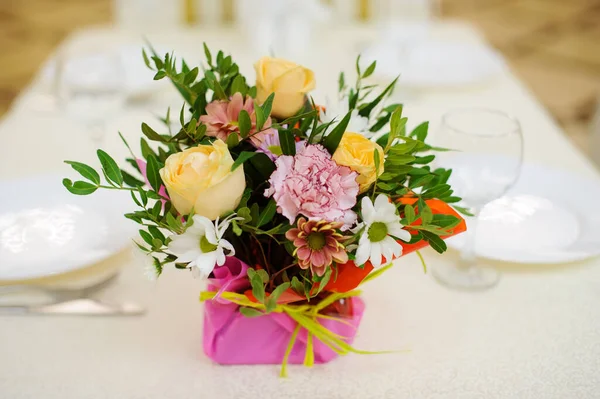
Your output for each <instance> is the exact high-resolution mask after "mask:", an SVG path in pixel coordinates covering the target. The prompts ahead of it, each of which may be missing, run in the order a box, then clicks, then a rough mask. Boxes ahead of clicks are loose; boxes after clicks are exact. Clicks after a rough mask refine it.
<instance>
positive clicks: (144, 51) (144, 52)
mask: <svg viewBox="0 0 600 399" xmlns="http://www.w3.org/2000/svg"><path fill="white" fill-rule="evenodd" d="M142 57H143V58H144V64H146V66H147V67H148V69H152V67H151V66H150V59H149V58H148V54H146V50H144V49H142Z"/></svg>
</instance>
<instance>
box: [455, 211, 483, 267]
mask: <svg viewBox="0 0 600 399" xmlns="http://www.w3.org/2000/svg"><path fill="white" fill-rule="evenodd" d="M480 212H481V208H480V207H477V208H473V209H472V213H473V218H472V219H471V220H470V223H469V228H468V230H467V233H466V241H465V246H464V247H463V248H462V251H461V253H460V263H459V265H460V268H461V269H463V270H472V269H473V268H475V266H476V260H477V255H476V252H475V243H476V240H477V226H478V225H479V213H480Z"/></svg>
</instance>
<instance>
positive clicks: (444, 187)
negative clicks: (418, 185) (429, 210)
mask: <svg viewBox="0 0 600 399" xmlns="http://www.w3.org/2000/svg"><path fill="white" fill-rule="evenodd" d="M448 190H450V185H449V184H440V185H437V186H435V187H433V188H430V189H429V190H427V191H425V192H424V193H423V194H422V196H423V197H426V198H436V197H438V196H440V195H441V194H444V193H446V192H447V191H448Z"/></svg>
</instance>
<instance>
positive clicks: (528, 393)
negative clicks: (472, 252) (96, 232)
mask: <svg viewBox="0 0 600 399" xmlns="http://www.w3.org/2000/svg"><path fill="white" fill-rule="evenodd" d="M319 29H321V31H319V33H318V34H317V35H314V43H312V44H311V48H310V50H309V51H308V52H307V54H305V55H304V56H303V59H302V62H303V64H304V65H306V66H307V67H309V68H311V69H313V70H314V72H315V75H316V79H317V89H316V90H315V91H314V92H313V93H312V94H313V96H314V98H315V101H316V102H317V103H323V102H324V101H325V100H326V98H335V96H336V95H337V84H338V74H339V72H340V71H341V70H345V71H346V74H347V77H346V80H347V81H349V82H352V81H353V76H354V75H355V71H354V70H355V59H356V56H357V55H358V54H359V53H360V52H361V51H362V50H364V49H365V48H366V47H367V46H369V44H370V43H373V42H375V41H377V40H381V35H380V33H381V31H380V30H379V29H378V28H377V27H376V26H372V25H352V26H347V27H336V28H319ZM148 30H149V31H151V32H150V33H148V32H146V33H145V35H141V34H140V33H139V32H135V31H128V30H125V29H120V28H116V27H113V26H95V27H87V28H85V29H82V30H79V31H76V32H74V33H73V34H71V35H70V36H69V37H68V38H67V39H66V40H65V42H64V43H62V44H61V45H60V46H59V48H58V49H57V53H56V54H58V53H59V51H60V48H63V47H64V46H69V47H70V48H85V49H89V48H94V46H106V45H117V46H118V45H124V44H127V45H135V46H138V45H139V48H140V58H141V47H142V46H144V45H145V43H152V44H153V45H154V46H155V47H156V48H166V49H168V50H169V51H170V50H173V51H174V54H175V56H176V57H179V58H181V57H183V58H185V59H186V62H187V63H188V64H189V65H197V64H198V63H200V62H201V61H202V59H203V57H204V51H203V42H205V43H207V45H208V46H209V47H210V48H211V49H213V51H216V50H217V49H222V50H223V51H224V52H225V53H229V54H231V55H232V56H233V58H234V60H235V61H236V62H237V63H238V64H239V66H240V70H241V71H242V72H243V73H245V74H246V76H248V77H249V80H250V81H252V80H253V77H254V72H253V63H254V62H255V61H256V60H257V59H258V58H259V57H260V56H261V55H262V54H257V53H256V51H255V50H253V46H252V43H250V42H249V39H248V36H247V35H245V34H244V32H243V31H240V30H238V29H236V28H235V27H211V28H203V27H196V28H186V29H183V28H182V29H173V28H170V29H168V30H164V31H161V30H160V27H156V29H151V28H149V29H148ZM427 34H428V35H431V37H434V38H436V39H439V40H452V41H455V42H456V41H459V42H464V43H479V44H484V45H487V44H485V39H484V38H483V36H482V35H481V34H480V33H479V32H478V31H477V29H475V28H474V27H473V26H471V25H468V24H465V23H463V22H460V21H440V22H434V23H432V24H431V26H430V27H429V30H428V33H427ZM457 56H459V55H457ZM51 59H52V58H51ZM51 59H50V61H51ZM50 61H49V62H50ZM439 67H440V68H443V67H444V65H440V66H439ZM399 73H401V71H399ZM156 84H157V85H159V84H160V83H156ZM550 84H551V82H550ZM398 85H399V88H398V90H397V91H396V92H395V93H394V94H393V95H392V100H394V99H398V100H399V101H402V102H403V103H404V111H403V114H404V116H406V117H408V126H409V127H414V126H417V125H418V124H420V123H421V122H423V121H430V131H431V134H432V135H435V131H436V127H437V126H438V125H439V120H440V117H441V116H442V114H443V113H444V112H446V111H447V110H449V109H451V108H456V107H463V106H465V107H468V106H483V107H489V108H494V109H499V110H502V111H504V112H507V113H509V114H511V115H513V116H515V117H516V118H518V119H519V121H520V122H521V125H522V131H523V138H524V160H525V161H526V162H530V163H536V164H540V165H548V166H552V167H554V168H560V169H564V170H567V171H570V172H573V173H576V174H578V175H581V176H585V177H588V178H590V179H598V178H599V176H598V171H597V170H596V169H595V167H594V166H593V164H592V163H591V162H590V161H589V160H588V159H587V158H586V157H585V156H584V155H582V153H581V152H579V151H578V150H577V148H576V147H575V146H574V145H573V144H572V142H571V141H570V140H569V138H568V137H567V136H566V135H565V133H564V131H563V130H562V129H561V127H560V126H559V125H558V124H557V123H556V121H555V120H554V119H553V117H552V115H551V114H550V113H549V112H548V111H547V110H546V109H545V108H544V107H543V106H542V105H541V104H540V102H539V101H538V100H537V99H536V98H535V96H534V95H533V94H532V92H531V91H530V90H529V89H528V87H527V86H526V85H525V84H524V83H523V82H522V81H521V80H520V79H519V78H518V77H517V76H516V75H515V73H514V72H513V71H512V70H511V68H510V66H509V65H507V66H506V67H505V68H504V69H503V71H502V72H501V73H498V74H497V75H496V76H493V77H490V78H489V79H486V80H485V81H481V82H477V83H473V84H469V85H465V86H461V87H444V88H442V87H427V88H422V89H414V88H412V89H410V90H408V89H407V90H403V86H402V79H400V80H399V83H398ZM50 86H51V82H49V81H48V78H47V76H46V75H45V74H44V73H42V72H40V73H39V74H38V76H36V77H35V78H34V79H33V80H32V82H31V83H30V85H29V86H28V87H27V88H25V89H24V90H23V92H22V93H21V94H20V95H19V96H18V98H17V99H16V100H15V101H14V103H13V105H12V108H11V109H10V110H9V112H8V113H7V114H6V115H4V117H3V118H2V120H1V121H0V180H2V179H17V178H22V177H27V176H31V175H36V174H44V173H55V174H59V175H61V174H62V175H64V176H72V172H73V171H72V170H70V168H69V166H68V165H65V164H64V162H63V161H64V160H77V161H82V162H87V163H89V164H91V165H94V166H97V165H98V164H99V162H98V161H97V159H96V146H97V142H94V141H93V140H91V139H90V137H89V135H88V134H86V133H85V132H84V128H82V126H81V124H80V123H79V122H77V121H75V120H73V119H72V118H69V117H68V115H66V114H65V113H64V112H62V110H61V109H60V107H58V108H52V107H51V108H50V109H43V107H40V106H39V103H38V102H39V99H40V96H41V95H43V94H45V93H46V94H47V93H48V90H50V88H51V87H50ZM182 101H183V100H182V99H181V98H180V97H179V96H178V93H177V92H176V91H175V90H174V88H171V87H170V86H169V85H164V86H163V87H161V88H160V93H158V94H154V95H153V96H152V98H148V99H137V100H135V101H129V102H128V103H127V105H126V106H124V107H122V109H120V110H119V112H118V113H117V114H116V115H114V117H111V118H110V120H109V121H108V122H107V133H106V135H105V137H104V138H103V143H102V148H103V149H104V150H106V151H107V152H108V153H109V154H111V155H112V156H113V157H114V158H115V159H116V160H122V159H124V158H125V157H127V156H128V150H127V148H126V147H125V146H124V145H123V143H122V141H121V139H120V138H119V136H118V134H117V133H118V132H120V133H121V134H122V135H123V136H124V137H125V138H126V139H127V140H128V141H129V142H130V143H131V144H132V147H133V149H134V151H136V150H137V148H138V145H137V144H138V142H139V138H140V137H141V134H142V133H141V129H140V125H141V123H142V122H146V123H148V124H150V125H151V126H159V125H160V122H159V121H158V117H161V116H164V114H165V112H166V109H167V107H168V106H171V107H172V114H173V115H174V118H177V116H178V113H179V109H180V108H181V106H182ZM57 184H60V180H57ZM568 189H569V188H568V187H556V190H568ZM0 194H1V195H0V198H1V197H5V196H10V195H11V193H10V192H3V193H0ZM39 195H44V193H43V192H40V193H39ZM581 201H598V199H594V198H581ZM1 204H2V200H1V199H0V205H1ZM556 217H557V218H558V217H560V215H556ZM523 245H527V243H526V242H524V243H523ZM132 252H133V246H132V250H131V251H129V250H127V251H124V252H123V253H121V254H119V255H118V256H114V257H111V258H110V259H107V260H106V261H104V262H103V264H102V265H101V267H110V268H115V269H119V270H120V271H121V272H120V275H119V278H118V281H117V282H116V283H115V284H113V285H111V286H110V287H108V288H107V289H106V290H105V291H104V292H103V293H102V297H103V298H108V299H111V300H119V299H128V300H135V301H137V302H139V303H140V304H143V305H144V306H145V307H146V309H147V311H146V313H145V314H144V315H142V316H135V317H81V316H36V315H22V316H14V315H4V316H0V398H6V399H21V398H22V399H25V398H36V399H38V398H45V399H71V398H72V399H76V398H77V399H81V398H89V399H104V398H111V399H165V398H178V399H192V398H193V399H197V398H215V399H216V398H218V399H226V398H262V399H267V398H298V399H304V398H311V399H318V398H323V399H331V398H357V399H368V398H386V399H394V398H417V399H442V398H457V399H458V398H460V399H496V398H498V399H515V398H519V399H529V398H531V399H539V398H544V399H551V398H554V399H566V398H590V399H591V398H600V377H598V371H599V370H600V310H599V309H600V307H597V305H598V304H599V303H600V259H598V258H595V259H588V260H585V261H580V262H574V263H568V264H558V265H544V264H535V265H532V264H529V265H525V264H517V263H507V262H496V261H491V260H485V259H481V260H480V262H481V263H482V264H485V265H488V266H492V267H495V268H497V269H498V270H499V271H500V272H501V273H502V277H501V280H500V282H499V284H498V285H497V286H496V287H494V288H493V289H490V290H485V291H480V292H465V291H456V290H451V289H448V288H446V287H444V286H442V285H440V284H438V283H437V282H436V281H435V280H434V279H433V278H432V277H431V276H430V274H429V273H425V272H424V270H423V267H422V266H421V262H420V261H419V259H418V257H417V256H416V255H415V254H410V255H407V256H405V257H402V258H400V259H398V260H397V261H396V262H395V264H394V266H393V267H392V268H390V269H389V270H388V271H387V272H386V274H385V275H384V276H381V277H379V278H377V279H374V280H373V281H370V282H369V283H367V284H365V285H364V287H361V289H362V290H363V294H362V297H363V299H364V301H365V303H366V311H365V314H364V317H363V320H362V323H361V325H360V327H359V330H358V333H357V336H356V339H355V341H354V347H356V348H358V349H361V350H366V351H384V352H386V353H381V354H369V355H359V354H348V355H346V356H342V357H340V358H338V359H335V360H334V361H332V362H330V363H327V364H323V365H315V366H314V367H312V368H305V367H302V366H301V365H300V366H290V367H289V370H288V374H289V376H288V377H287V378H280V377H279V366H278V365H244V366H222V365H218V364H215V363H213V362H212V361H211V360H210V359H209V358H208V357H206V356H205V355H204V354H203V351H202V324H203V305H202V303H201V302H200V301H199V295H200V292H201V291H202V289H203V288H204V283H203V282H202V281H201V280H199V279H196V278H194V277H193V276H192V275H191V274H190V273H188V272H186V271H182V270H176V269H167V270H165V271H164V273H163V274H162V275H161V276H160V277H159V278H158V279H157V280H156V281H150V280H148V279H147V278H146V277H145V276H144V273H143V267H142V266H141V264H140V263H141V262H140V261H139V257H137V256H136V255H134V254H132ZM423 256H424V258H425V261H426V264H427V266H428V268H429V269H431V268H432V267H436V266H439V265H443V264H448V265H449V264H452V263H453V262H456V261H457V260H458V256H459V255H458V253H457V252H456V251H452V250H451V251H449V252H448V253H446V254H444V255H443V256H440V255H438V254H437V253H436V252H434V251H433V250H431V249H428V250H425V251H423ZM99 267H100V266H99Z"/></svg>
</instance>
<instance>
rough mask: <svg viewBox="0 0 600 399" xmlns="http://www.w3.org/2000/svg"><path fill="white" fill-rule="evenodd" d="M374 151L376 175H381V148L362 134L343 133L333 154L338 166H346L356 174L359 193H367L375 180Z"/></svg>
mask: <svg viewBox="0 0 600 399" xmlns="http://www.w3.org/2000/svg"><path fill="white" fill-rule="evenodd" d="M375 149H377V151H378V152H379V159H380V162H379V173H378V174H379V175H381V174H382V173H383V148H381V146H380V145H379V144H377V143H376V142H374V141H371V140H369V139H367V138H366V137H364V136H363V135H362V134H358V133H352V132H346V133H344V135H343V136H342V140H341V141H340V145H339V146H338V148H337V149H336V150H335V153H334V154H333V160H334V161H335V162H336V163H337V164H338V165H342V166H347V167H349V168H350V169H352V170H353V171H355V172H356V173H358V177H357V178H356V182H357V183H358V186H359V190H360V192H361V193H364V192H365V191H367V190H368V189H369V187H370V186H371V184H373V183H374V182H375V179H376V178H377V173H375V155H374V154H375Z"/></svg>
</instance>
